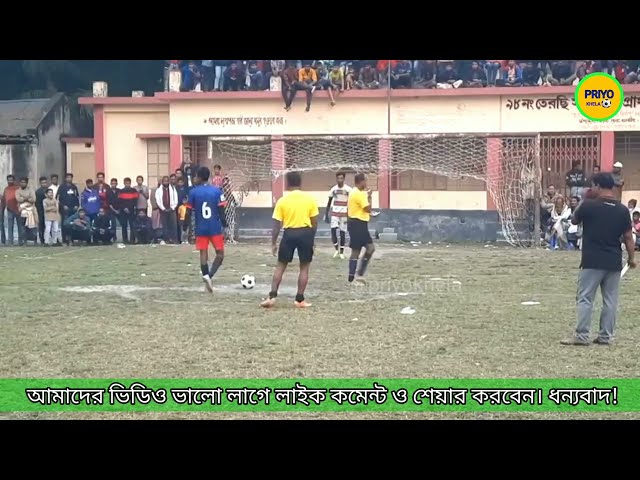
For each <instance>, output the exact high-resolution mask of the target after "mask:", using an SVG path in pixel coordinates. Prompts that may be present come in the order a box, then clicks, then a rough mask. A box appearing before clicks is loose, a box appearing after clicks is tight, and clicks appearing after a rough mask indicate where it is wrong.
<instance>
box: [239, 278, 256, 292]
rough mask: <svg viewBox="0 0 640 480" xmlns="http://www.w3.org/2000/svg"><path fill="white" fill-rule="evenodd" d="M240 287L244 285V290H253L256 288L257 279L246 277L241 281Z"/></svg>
mask: <svg viewBox="0 0 640 480" xmlns="http://www.w3.org/2000/svg"><path fill="white" fill-rule="evenodd" d="M240 285H242V288H246V289H251V288H253V287H255V286H256V277H254V276H253V275H244V276H243V277H242V278H241V279H240Z"/></svg>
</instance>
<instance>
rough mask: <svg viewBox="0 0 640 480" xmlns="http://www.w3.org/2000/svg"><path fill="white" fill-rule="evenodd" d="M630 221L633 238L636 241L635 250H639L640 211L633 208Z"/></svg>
mask: <svg viewBox="0 0 640 480" xmlns="http://www.w3.org/2000/svg"><path fill="white" fill-rule="evenodd" d="M631 222H632V224H633V238H634V240H635V243H636V250H640V211H639V210H634V212H633V215H632V216H631Z"/></svg>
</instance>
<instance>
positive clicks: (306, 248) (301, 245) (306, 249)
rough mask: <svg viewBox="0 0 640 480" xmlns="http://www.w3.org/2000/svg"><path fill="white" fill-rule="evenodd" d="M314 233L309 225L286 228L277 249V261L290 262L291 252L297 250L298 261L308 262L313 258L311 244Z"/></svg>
mask: <svg viewBox="0 0 640 480" xmlns="http://www.w3.org/2000/svg"><path fill="white" fill-rule="evenodd" d="M314 242H315V233H314V231H313V229H311V228H309V227H305V228H287V229H285V231H284V234H283V235H282V240H280V248H279V249H278V261H279V262H281V263H291V262H292V261H293V254H294V252H295V251H296V250H297V251H298V258H299V259H300V263H309V262H311V260H312V259H313V244H314Z"/></svg>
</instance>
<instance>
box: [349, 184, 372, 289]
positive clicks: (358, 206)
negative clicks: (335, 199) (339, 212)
mask: <svg viewBox="0 0 640 480" xmlns="http://www.w3.org/2000/svg"><path fill="white" fill-rule="evenodd" d="M347 217H348V220H347V230H348V231H349V239H350V242H349V246H350V247H351V257H350V258H349V283H351V282H353V280H354V279H355V280H356V281H357V282H361V283H364V278H363V276H364V274H365V272H366V271H367V266H368V265H369V260H371V256H372V255H373V252H375V251H376V249H375V246H374V245H373V240H372V238H371V235H370V234H369V220H370V219H371V190H369V189H367V177H366V176H365V174H364V173H358V174H357V175H356V176H355V188H354V189H353V190H351V192H350V193H349V200H348V202H347ZM363 248H364V249H365V251H364V255H363V256H362V259H361V260H360V266H359V267H358V258H359V257H360V253H361V252H362V249H363ZM356 271H357V276H356Z"/></svg>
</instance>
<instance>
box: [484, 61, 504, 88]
mask: <svg viewBox="0 0 640 480" xmlns="http://www.w3.org/2000/svg"><path fill="white" fill-rule="evenodd" d="M503 64H506V60H487V63H485V65H484V68H485V70H486V72H487V85H488V86H490V87H495V86H496V81H497V80H498V76H499V74H500V70H501V69H502V65H503Z"/></svg>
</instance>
